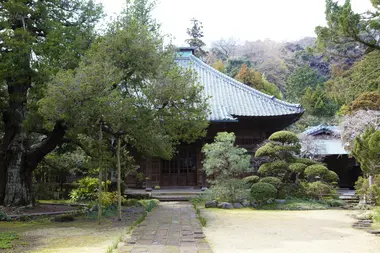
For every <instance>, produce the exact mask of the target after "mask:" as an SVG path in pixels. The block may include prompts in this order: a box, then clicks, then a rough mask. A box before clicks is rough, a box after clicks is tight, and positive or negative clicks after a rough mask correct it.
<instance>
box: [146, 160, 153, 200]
mask: <svg viewBox="0 0 380 253" xmlns="http://www.w3.org/2000/svg"><path fill="white" fill-rule="evenodd" d="M145 180H146V181H145V191H147V192H151V191H152V157H151V156H148V157H147V158H146V168H145Z"/></svg>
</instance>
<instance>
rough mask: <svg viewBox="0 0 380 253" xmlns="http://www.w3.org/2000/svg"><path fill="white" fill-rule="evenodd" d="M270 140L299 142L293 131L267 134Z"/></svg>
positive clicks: (290, 142) (289, 142)
mask: <svg viewBox="0 0 380 253" xmlns="http://www.w3.org/2000/svg"><path fill="white" fill-rule="evenodd" d="M269 140H270V141H278V142H281V143H288V144H295V143H299V138H298V137H297V135H296V134H295V133H292V132H289V131H278V132H275V133H274V134H272V135H271V136H269Z"/></svg>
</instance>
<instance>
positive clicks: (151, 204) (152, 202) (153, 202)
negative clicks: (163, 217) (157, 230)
mask: <svg viewBox="0 0 380 253" xmlns="http://www.w3.org/2000/svg"><path fill="white" fill-rule="evenodd" d="M140 203H141V204H142V205H143V206H144V208H145V211H147V212H148V213H149V212H151V211H152V210H153V209H154V208H155V207H156V206H158V204H159V203H160V201H159V200H157V199H144V200H140Z"/></svg>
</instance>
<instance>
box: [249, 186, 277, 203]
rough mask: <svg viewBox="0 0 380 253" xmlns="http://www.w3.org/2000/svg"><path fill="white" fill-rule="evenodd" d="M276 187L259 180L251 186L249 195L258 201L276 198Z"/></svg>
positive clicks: (262, 201)
mask: <svg viewBox="0 0 380 253" xmlns="http://www.w3.org/2000/svg"><path fill="white" fill-rule="evenodd" d="M276 195H277V189H276V188H275V187H274V186H273V185H271V184H268V183H263V182H259V183H256V184H253V185H252V187H251V197H252V198H253V199H255V200H256V201H257V202H259V203H264V202H265V201H267V200H271V199H274V198H276Z"/></svg>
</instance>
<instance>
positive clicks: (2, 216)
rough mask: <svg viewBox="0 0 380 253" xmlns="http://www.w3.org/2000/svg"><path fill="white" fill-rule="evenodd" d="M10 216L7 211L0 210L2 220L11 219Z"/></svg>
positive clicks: (0, 219)
mask: <svg viewBox="0 0 380 253" xmlns="http://www.w3.org/2000/svg"><path fill="white" fill-rule="evenodd" d="M9 220H10V218H9V217H8V215H7V214H6V213H4V212H3V211H2V210H0V221H9Z"/></svg>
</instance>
